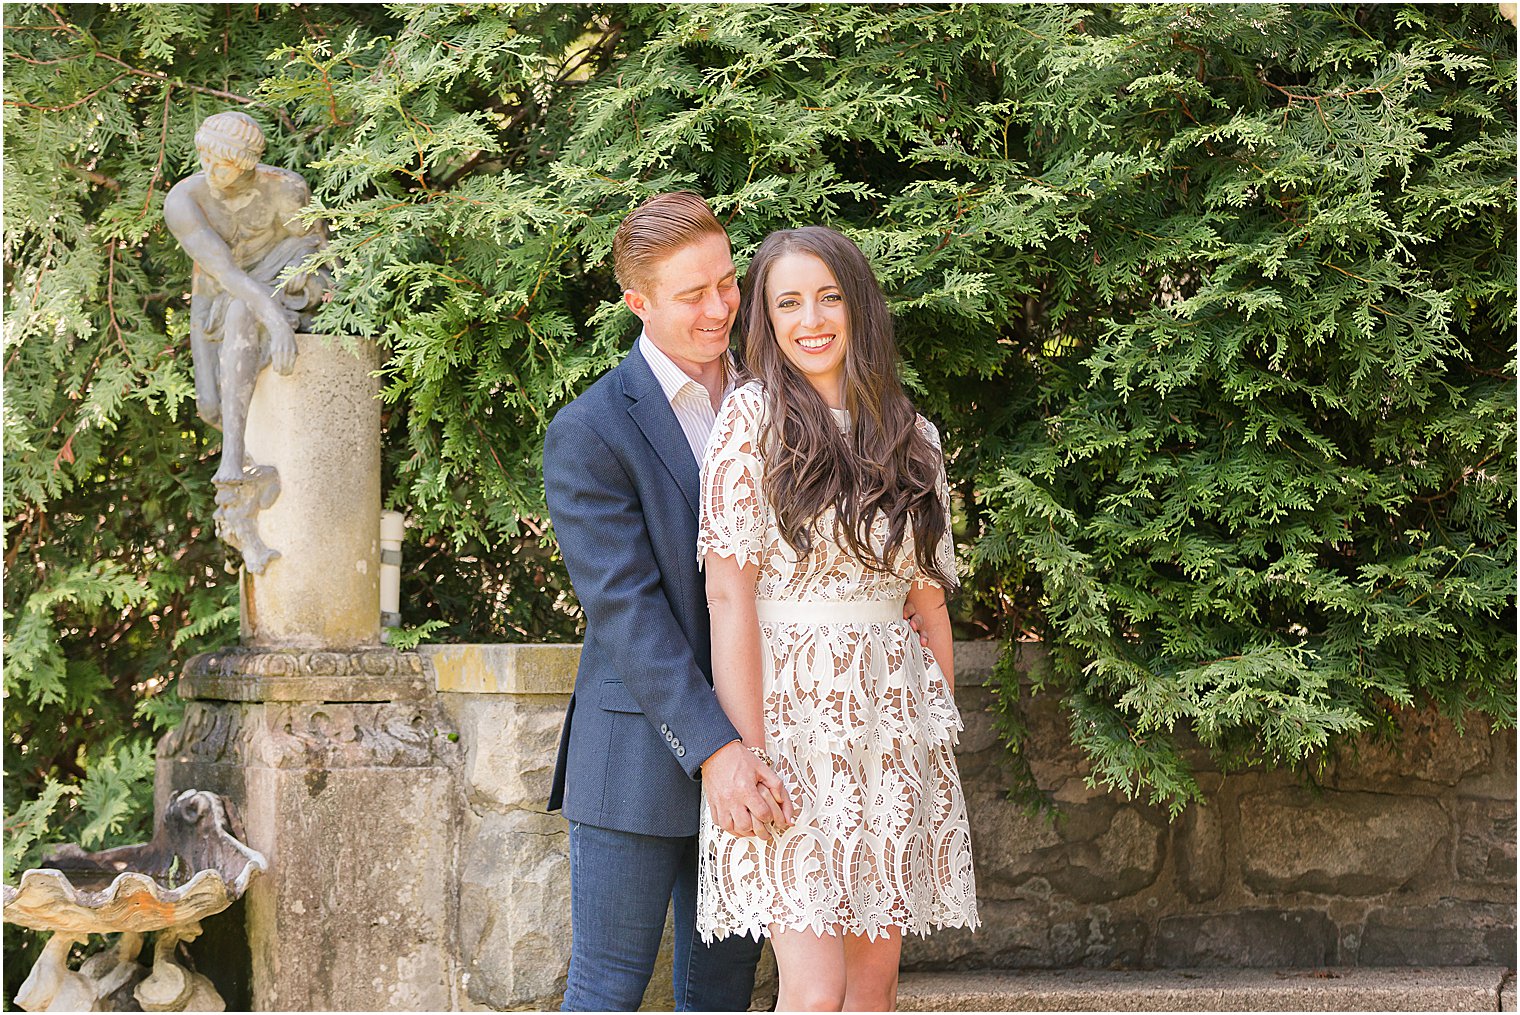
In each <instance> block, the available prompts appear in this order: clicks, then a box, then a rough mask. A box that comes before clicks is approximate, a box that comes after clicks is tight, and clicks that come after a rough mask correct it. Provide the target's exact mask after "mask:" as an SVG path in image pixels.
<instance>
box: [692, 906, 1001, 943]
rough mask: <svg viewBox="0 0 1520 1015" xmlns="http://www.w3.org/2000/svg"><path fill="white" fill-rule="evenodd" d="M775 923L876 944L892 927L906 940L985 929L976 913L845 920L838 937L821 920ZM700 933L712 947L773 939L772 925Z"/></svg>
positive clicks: (705, 930)
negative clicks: (869, 921)
mask: <svg viewBox="0 0 1520 1015" xmlns="http://www.w3.org/2000/svg"><path fill="white" fill-rule="evenodd" d="M774 922H775V923H777V924H780V925H781V927H782V928H783V929H785V930H810V931H812V932H813V933H814V934H816V935H818V936H819V937H824V936H828V937H837V936H838V933H844V934H858V935H860V936H861V937H864V938H865V939H866V940H867V941H875V940H876V938H877V937H878V936H883V937H884V936H885V935H886V933H887V931H888V930H890V929H891V928H893V927H895V928H897V929H898V930H900V931H902V932H903V935H904V936H906V935H908V934H916V935H917V936H918V937H920V938H926V937H928V936H929V935H930V934H931V933H932V932H934V931H936V930H952V929H955V928H960V927H964V928H966V929H968V930H970V931H971V932H972V933H975V932H976V931H977V930H978V929H979V928H980V927H981V926H982V918H981V916H980V915H979V914H978V913H977V912H976V911H975V910H973V911H972V912H970V913H969V914H968V913H957V914H953V915H951V914H947V915H945V916H942V917H938V918H935V917H930V918H928V919H925V920H918V921H915V922H914V923H913V924H912V925H909V924H907V923H903V922H900V921H897V920H888V921H884V922H882V923H880V924H877V925H876V926H873V927H867V926H866V925H865V923H863V922H862V921H860V920H846V921H840V922H839V923H838V926H839V927H840V930H839V932H837V933H836V931H835V930H834V927H835V926H836V924H834V923H829V922H826V920H825V918H824V917H822V916H820V917H817V918H816V919H814V920H800V921H797V922H791V921H787V920H776V921H774ZM697 933H699V934H700V935H702V943H703V944H704V945H710V944H712V943H713V942H714V941H721V940H723V939H724V938H727V937H736V936H738V937H748V938H752V939H753V940H755V941H759V940H761V939H762V938H768V937H770V936H771V928H770V924H769V923H765V924H758V923H746V924H744V925H743V926H737V925H734V926H726V927H708V928H704V927H702V926H701V924H700V922H699V923H698V926H697Z"/></svg>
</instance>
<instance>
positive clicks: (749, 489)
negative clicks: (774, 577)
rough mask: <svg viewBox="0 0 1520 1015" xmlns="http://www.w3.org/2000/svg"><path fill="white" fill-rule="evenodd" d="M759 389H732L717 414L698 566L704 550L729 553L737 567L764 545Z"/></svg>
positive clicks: (705, 467)
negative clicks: (733, 390)
mask: <svg viewBox="0 0 1520 1015" xmlns="http://www.w3.org/2000/svg"><path fill="white" fill-rule="evenodd" d="M762 408H763V402H762V401H761V395H760V391H759V387H758V386H757V385H753V384H749V385H745V386H744V387H742V388H740V389H739V390H737V391H735V392H733V394H731V395H729V396H728V399H727V400H726V401H725V402H724V403H723V406H722V408H721V409H720V410H719V412H718V420H717V422H716V423H714V424H713V432H712V437H711V438H710V439H709V440H708V442H707V452H706V453H705V454H704V455H703V456H702V512H701V519H700V522H699V524H698V527H697V566H698V567H699V568H700V567H702V565H703V562H704V559H705V558H706V556H707V553H708V551H711V552H713V553H716V554H717V555H718V556H720V557H733V558H734V559H735V560H737V561H738V562H739V566H740V567H746V566H748V565H750V564H755V563H758V562H759V560H760V551H761V550H762V548H763V547H764V546H765V530H766V526H767V523H768V520H769V519H768V508H767V505H766V503H765V493H764V491H763V490H762V489H761V486H760V483H761V477H762V474H763V466H762V464H761V461H760V454H759V447H758V445H759V440H760V415H761V410H762Z"/></svg>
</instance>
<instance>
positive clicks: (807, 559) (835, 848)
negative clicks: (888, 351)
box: [697, 382, 980, 942]
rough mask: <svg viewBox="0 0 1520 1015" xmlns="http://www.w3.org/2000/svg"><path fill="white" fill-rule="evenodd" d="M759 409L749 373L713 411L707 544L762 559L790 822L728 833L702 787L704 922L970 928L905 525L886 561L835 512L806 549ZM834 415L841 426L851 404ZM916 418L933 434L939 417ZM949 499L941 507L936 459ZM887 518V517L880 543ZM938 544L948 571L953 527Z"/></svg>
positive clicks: (763, 617)
mask: <svg viewBox="0 0 1520 1015" xmlns="http://www.w3.org/2000/svg"><path fill="white" fill-rule="evenodd" d="M763 413H764V394H763V392H762V390H761V388H760V386H759V384H758V383H757V382H751V383H750V384H747V385H745V386H744V387H742V388H739V389H738V390H736V391H734V392H733V393H732V394H731V395H729V397H728V399H727V400H726V401H725V402H724V404H723V407H722V409H721V410H720V411H719V414H718V420H717V423H716V425H715V426H714V428H713V434H712V438H711V440H710V442H709V443H708V446H707V453H706V455H705V456H704V462H703V465H702V511H701V526H700V530H699V534H698V537H697V557H698V560H699V561H701V560H703V558H704V557H705V555H706V554H707V552H708V551H712V552H715V553H717V554H719V555H720V556H729V557H734V558H735V559H737V560H738V561H739V563H740V564H741V566H742V565H747V564H753V563H757V562H758V563H759V565H760V572H759V582H758V585H757V588H756V592H755V594H756V599H757V604H756V605H757V609H758V613H759V618H760V635H761V665H762V671H763V693H764V699H765V701H764V706H765V707H764V711H765V748H766V751H767V753H768V754H769V755H770V756H771V758H772V759H774V761H775V763H776V769H777V774H778V775H779V776H780V777H781V779H782V781H783V782H784V783H785V785H786V787H787V790H788V791H789V792H790V794H791V797H792V802H793V806H794V808H795V809H796V811H795V824H793V825H792V827H791V828H789V829H787V830H786V831H785V832H784V833H782V834H781V835H780V836H779V838H773V839H772V840H771V841H770V842H766V841H763V840H761V839H759V838H756V837H753V836H733V835H730V834H729V833H727V832H725V831H723V830H722V829H720V828H718V827H717V825H716V824H714V823H713V820H712V815H711V813H710V811H709V810H708V808H707V806H706V800H705V799H704V801H703V807H702V827H701V838H700V845H701V854H700V855H701V875H700V878H701V880H700V887H699V889H698V898H697V929H698V931H699V932H700V933H701V934H702V938H703V940H704V941H708V942H711V941H712V940H713V939H715V938H722V937H727V936H728V935H730V934H748V935H750V936H752V937H754V938H756V939H759V937H760V936H761V935H763V934H768V925H770V924H773V923H775V924H780V925H781V926H783V927H788V928H793V929H809V930H812V931H813V932H814V933H818V934H826V933H834V928H836V927H837V928H841V929H842V930H843V931H845V932H847V933H853V934H864V935H866V936H867V937H870V938H873V939H874V938H875V937H876V936H877V935H879V934H883V933H885V932H886V930H887V929H888V928H890V927H899V928H901V929H902V930H904V931H911V932H914V933H917V934H920V935H924V934H927V933H928V932H929V930H930V929H931V928H934V927H957V926H966V927H975V926H977V925H978V923H979V922H980V921H979V920H978V918H977V913H976V882H975V877H974V874H973V871H972V865H971V836H970V826H969V824H968V822H967V819H966V801H965V797H964V795H963V794H962V792H961V786H960V775H959V773H958V771H957V769H956V765H955V756H954V754H953V751H952V749H953V747H954V745H955V743H956V740H957V735H958V733H959V731H960V730H961V729H962V728H963V727H962V725H961V720H960V714H959V713H958V712H957V710H956V707H955V699H954V697H953V695H952V694H951V691H950V688H949V686H948V685H947V683H946V681H945V676H944V674H943V673H942V672H941V671H940V668H939V666H938V664H937V663H936V662H935V661H934V659H933V657H932V655H931V654H930V653H929V652H928V650H927V649H925V648H923V647H922V645H921V644H920V643H919V639H918V636H917V635H916V634H915V633H914V632H913V630H912V628H910V627H909V626H908V624H907V623H906V622H905V621H904V620H903V619H902V609H903V601H904V599H905V598H906V597H907V594H908V590H909V589H910V587H911V586H912V584H913V581H914V579H915V578H917V577H918V573H919V572H918V568H917V567H916V565H915V564H914V561H913V541H912V531H911V528H910V530H909V533H908V537H907V538H906V539H905V540H904V546H903V547H902V549H901V551H900V553H899V555H898V557H897V559H896V560H895V561H893V564H894V567H893V573H892V574H879V573H875V572H872V571H870V570H868V569H867V568H866V567H864V566H863V565H862V564H861V563H860V562H859V561H858V560H856V559H855V558H853V557H851V556H850V555H849V554H848V553H846V552H845V551H844V550H842V549H841V547H840V546H839V544H838V543H837V542H835V541H834V539H833V535H832V517H831V513H828V514H825V515H824V517H823V519H822V523H821V525H820V526H819V527H818V528H819V534H818V535H817V536H815V538H814V545H813V547H812V549H811V551H810V552H809V553H807V554H806V555H804V556H803V557H802V559H800V560H799V559H797V554H796V552H795V551H794V550H793V549H792V548H791V546H790V545H789V544H788V543H787V542H786V541H785V540H784V539H782V537H781V533H780V531H779V530H778V529H777V527H776V522H775V518H774V515H773V513H772V511H771V509H770V505H769V503H768V502H767V500H766V498H765V496H764V494H763V492H762V489H761V476H762V474H763V468H764V465H763V463H762V461H761V458H760V456H759V455H758V454H757V447H758V443H759V438H760V429H761V423H762V417H763ZM836 418H838V420H839V422H840V424H841V425H842V426H847V425H848V422H847V420H846V419H844V418H843V414H842V412H837V413H836ZM918 423H919V426H920V427H921V428H922V429H923V431H924V432H925V433H926V434H927V435H928V436H929V437H930V439H931V441H933V443H934V445H935V447H938V446H939V435H938V433H937V432H936V431H935V430H934V427H933V426H932V425H931V424H930V423H929V422H928V421H927V420H924V419H923V418H922V417H920V418H919V421H918ZM940 497H941V500H942V501H944V502H945V505H946V512H947V518H948V511H949V487H948V485H947V484H946V483H945V479H944V472H943V467H942V468H941V473H940ZM885 534H886V523H885V520H884V519H883V518H881V517H880V516H878V517H877V519H876V527H875V529H874V530H873V532H872V537H873V538H874V539H876V540H877V544H876V545H877V546H878V547H880V546H881V545H883V543H884V540H885ZM937 553H938V560H939V561H940V562H941V564H942V566H943V568H944V569H945V570H946V571H947V572H952V573H953V568H954V546H953V543H952V541H951V538H950V535H949V533H948V532H947V533H946V535H945V538H944V540H943V541H942V543H941V544H940V546H939V547H938V548H937ZM924 580H925V581H927V580H928V579H927V578H926V579H924ZM722 637H723V632H722V631H716V630H715V631H714V632H713V638H714V640H717V639H719V638H722Z"/></svg>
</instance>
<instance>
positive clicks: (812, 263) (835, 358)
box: [765, 251, 850, 409]
mask: <svg viewBox="0 0 1520 1015" xmlns="http://www.w3.org/2000/svg"><path fill="white" fill-rule="evenodd" d="M765 305H766V311H767V312H768V313H769V314H770V319H771V328H772V329H773V330H774V331H775V332H776V341H777V343H779V344H780V346H781V355H783V356H785V357H786V358H787V361H788V362H789V363H791V364H792V366H794V367H796V368H797V369H798V370H799V371H801V373H802V376H803V377H806V378H807V380H808V383H810V384H811V385H812V386H813V388H814V390H816V391H817V392H818V393H819V394H820V395H822V396H823V400H824V401H825V402H827V403H828V404H829V405H831V406H833V407H834V408H836V409H838V408H843V407H844V352H845V347H846V346H848V345H849V343H850V311H849V308H848V307H846V306H845V302H844V292H843V291H842V290H841V289H840V288H839V280H838V279H836V278H835V277H834V273H833V272H832V271H830V270H829V266H828V265H826V264H824V263H823V261H821V260H820V259H819V258H817V257H815V256H814V255H812V254H807V253H803V252H801V251H797V252H794V253H790V254H783V255H781V256H780V257H778V258H777V259H776V261H775V263H773V264H772V265H771V270H770V273H769V274H768V275H767V276H766V279H765Z"/></svg>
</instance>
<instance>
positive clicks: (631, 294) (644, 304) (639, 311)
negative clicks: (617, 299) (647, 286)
mask: <svg viewBox="0 0 1520 1015" xmlns="http://www.w3.org/2000/svg"><path fill="white" fill-rule="evenodd" d="M623 305H624V306H626V307H627V308H628V309H629V310H632V311H633V314H634V316H635V317H637V318H638V319H639V320H641V321H642V320H644V315H645V314H647V313H649V300H647V299H646V298H645V297H644V294H643V293H641V292H639V291H638V290H637V289H624V290H623Z"/></svg>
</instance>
